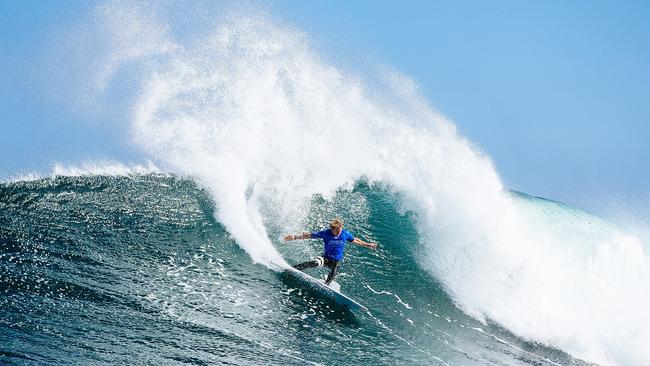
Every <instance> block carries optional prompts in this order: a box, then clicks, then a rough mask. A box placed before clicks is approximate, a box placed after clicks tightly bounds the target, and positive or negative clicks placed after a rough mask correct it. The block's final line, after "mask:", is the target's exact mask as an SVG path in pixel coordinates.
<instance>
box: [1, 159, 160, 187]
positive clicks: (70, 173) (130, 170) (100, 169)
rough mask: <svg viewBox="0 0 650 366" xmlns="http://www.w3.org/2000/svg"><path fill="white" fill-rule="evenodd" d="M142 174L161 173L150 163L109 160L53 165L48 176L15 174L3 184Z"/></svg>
mask: <svg viewBox="0 0 650 366" xmlns="http://www.w3.org/2000/svg"><path fill="white" fill-rule="evenodd" d="M144 174H162V171H161V170H160V168H158V167H157V166H156V164H154V163H153V162H152V161H147V162H146V163H144V164H137V163H130V164H125V163H121V162H117V161H111V160H97V161H85V162H81V163H78V164H63V163H55V164H54V165H53V166H52V169H51V171H50V173H49V174H42V173H36V172H29V173H24V174H17V175H14V176H11V177H9V178H8V179H7V180H5V182H6V183H14V182H29V181H35V180H39V179H44V178H50V177H57V176H64V177H83V176H97V175H103V176H115V177H118V176H133V175H144Z"/></svg>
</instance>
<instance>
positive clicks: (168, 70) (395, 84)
mask: <svg viewBox="0 0 650 366" xmlns="http://www.w3.org/2000/svg"><path fill="white" fill-rule="evenodd" d="M118 13H119V14H118V15H119V16H120V17H123V16H124V14H123V13H122V12H118ZM127 15H128V14H127ZM136 19H137V17H136ZM129 24H130V23H129ZM149 34H165V37H167V35H166V33H164V32H162V33H161V32H149ZM118 39H119V37H118ZM170 42H171V43H172V44H173V45H170ZM129 44H138V42H135V43H134V42H132V39H131V38H129ZM154 44H159V45H161V48H160V50H159V51H160V52H158V51H157V50H155V49H153V50H152V49H150V48H147V50H146V52H143V53H137V52H136V53H135V54H137V55H139V56H138V57H140V58H145V59H146V55H149V54H151V55H156V56H157V57H156V59H155V60H152V59H147V60H146V63H147V67H146V68H142V69H140V70H141V72H142V74H141V75H139V76H140V77H139V79H142V80H143V83H142V91H141V93H140V94H139V95H138V97H137V98H136V100H135V101H134V102H133V108H132V122H131V131H132V135H133V141H134V143H135V144H136V145H137V146H139V147H140V148H141V149H142V150H144V151H145V152H147V153H148V154H150V155H151V156H152V157H153V158H154V159H156V161H157V162H160V163H161V164H162V165H163V166H165V167H166V168H169V169H170V170H172V171H174V172H175V173H178V174H182V175H190V176H192V177H194V178H195V179H196V180H197V181H198V182H200V183H201V184H202V185H203V186H204V187H206V189H207V190H208V191H209V192H210V193H211V194H212V197H213V199H214V202H215V205H216V215H217V218H218V220H219V221H220V222H221V223H222V224H223V225H224V226H225V227H226V228H227V230H228V231H229V232H230V233H231V235H232V236H233V237H234V238H235V239H236V240H237V242H238V243H239V245H240V246H241V247H242V248H243V249H244V250H246V252H247V253H248V254H249V255H250V257H251V258H252V260H253V261H255V262H258V263H262V264H264V265H267V266H269V267H271V268H277V267H282V266H285V265H286V263H285V262H284V259H283V258H282V256H281V255H280V254H279V253H278V251H277V250H276V248H275V246H274V244H273V240H272V239H271V238H269V235H268V232H267V227H269V225H270V224H272V225H275V226H279V227H281V228H284V229H286V230H291V229H295V227H294V226H293V224H292V223H296V222H300V220H301V219H302V218H303V217H304V214H303V213H304V212H305V211H306V207H307V205H308V204H309V200H310V199H311V198H312V197H313V196H314V195H317V194H319V195H322V196H324V197H330V196H331V195H332V194H334V193H335V192H336V191H337V190H339V189H341V188H346V187H350V186H351V185H352V184H354V183H355V182H357V181H359V180H365V181H367V182H369V183H370V184H377V185H381V186H382V187H386V188H388V189H390V190H392V191H394V192H395V193H396V194H398V195H399V197H400V198H401V200H402V204H403V208H404V210H409V211H413V212H415V213H416V214H417V221H418V222H417V224H418V229H419V233H420V237H421V243H420V246H419V249H418V253H417V254H418V255H419V258H420V263H421V265H422V267H423V268H425V269H426V270H427V271H428V272H429V273H431V274H432V275H433V276H435V277H436V278H437V279H438V280H439V281H441V283H443V284H444V286H445V288H446V289H447V291H448V292H449V293H450V295H451V296H452V297H453V298H454V300H455V301H456V303H457V304H458V306H459V307H461V308H462V309H464V310H465V311H466V312H467V313H469V314H471V315H473V316H474V317H476V318H478V319H491V320H494V321H496V322H498V323H500V324H502V325H504V326H505V327H508V328H509V329H511V330H513V331H514V332H515V333H517V334H519V335H521V336H523V337H525V338H527V339H531V340H534V341H537V342H542V343H546V344H548V345H551V346H555V347H559V348H561V349H563V350H566V351H568V352H569V353H572V354H574V355H577V356H578V357H582V358H584V359H587V360H591V361H596V362H600V363H604V364H614V365H617V364H618V365H625V364H642V363H649V362H650V356H649V355H648V354H647V353H646V352H645V351H643V349H644V348H643V345H644V344H647V343H648V341H650V334H649V333H648V332H649V329H650V318H649V317H648V315H647V311H646V309H647V308H648V306H649V305H650V299H649V298H648V296H649V295H648V294H647V291H644V287H643V286H645V285H646V284H647V283H648V280H650V273H648V270H647V268H650V267H649V266H648V264H650V263H649V259H648V255H647V253H646V252H644V249H643V243H642V242H641V241H640V240H639V239H638V238H636V237H634V236H631V235H626V234H624V233H621V232H620V231H619V230H617V229H615V228H611V227H607V226H606V225H605V224H604V223H602V222H598V223H596V224H591V222H593V221H590V220H592V219H591V218H589V217H588V216H586V215H585V216H581V215H579V214H576V215H575V216H576V217H578V218H577V219H575V217H574V219H575V220H573V219H571V217H572V216H571V214H569V216H568V217H564V216H562V215H566V214H567V213H566V210H565V211H562V212H563V213H562V214H558V213H556V214H552V215H547V211H548V210H552V209H551V208H549V207H551V206H546V205H545V204H544V203H535V204H525V203H522V202H521V200H519V199H518V198H517V197H515V198H513V197H512V195H511V194H510V193H508V192H507V191H505V190H504V188H503V186H502V183H501V181H500V179H499V177H498V175H497V173H496V172H495V169H494V167H493V165H492V163H491V162H490V160H489V159H488V158H487V157H486V156H484V155H483V154H481V153H480V152H479V151H478V150H477V149H475V148H474V147H473V146H472V145H471V143H469V142H468V141H467V140H466V139H464V138H463V137H461V136H459V135H458V134H457V132H456V130H455V128H454V125H453V124H452V123H450V122H449V121H447V120H446V119H445V118H444V117H443V116H441V115H440V114H438V113H437V112H435V111H434V110H433V109H432V108H431V107H430V106H429V105H428V104H427V103H426V101H425V100H423V98H422V97H421V96H420V94H419V92H418V90H417V88H416V87H415V86H414V83H413V82H412V81H410V80H409V79H408V78H406V77H404V76H402V75H399V74H398V73H395V72H380V73H378V75H377V80H376V81H375V83H373V84H372V85H381V86H382V87H381V88H378V89H370V88H368V87H367V85H369V84H368V83H366V82H364V81H361V80H359V79H357V78H355V77H354V76H353V75H351V73H346V72H344V71H341V70H340V69H338V68H336V67H335V66H334V65H332V64H330V63H328V62H327V61H326V59H325V58H324V57H323V56H321V55H319V54H318V52H316V51H315V50H314V49H313V48H312V47H311V46H310V40H309V38H308V37H307V36H306V35H305V34H303V33H302V32H300V31H299V30H296V29H293V28H292V27H290V26H288V25H286V24H282V23H281V22H278V21H275V20H273V19H271V18H270V17H268V16H263V15H259V14H253V15H250V14H247V15H242V14H241V13H237V12H234V13H232V14H229V15H227V16H224V17H222V18H219V19H218V21H217V22H216V26H215V27H214V29H212V30H211V31H210V32H207V33H206V34H203V35H202V36H198V37H196V38H195V39H192V40H191V41H189V42H184V43H180V42H173V41H170V40H169V39H165V40H164V42H163V41H157V42H154ZM148 47H150V46H149V45H148ZM118 49H120V48H119V47H118ZM160 55H164V57H160ZM102 80H110V77H103V78H102ZM554 215H555V216H554ZM567 219H569V220H567ZM603 228H605V229H603ZM621 314H625V315H621ZM594 319H600V321H595V320H594Z"/></svg>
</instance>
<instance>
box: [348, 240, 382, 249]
mask: <svg viewBox="0 0 650 366" xmlns="http://www.w3.org/2000/svg"><path fill="white" fill-rule="evenodd" d="M352 242H353V243H354V244H356V245H359V246H362V247H366V248H368V249H377V243H367V242H365V241H363V240H361V239H359V238H354V240H352Z"/></svg>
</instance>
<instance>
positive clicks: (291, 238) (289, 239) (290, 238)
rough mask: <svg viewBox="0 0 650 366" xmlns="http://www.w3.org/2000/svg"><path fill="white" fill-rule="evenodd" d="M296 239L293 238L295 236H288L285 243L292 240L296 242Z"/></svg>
mask: <svg viewBox="0 0 650 366" xmlns="http://www.w3.org/2000/svg"><path fill="white" fill-rule="evenodd" d="M294 239H295V238H294V237H293V235H287V236H285V237H284V241H291V240H294Z"/></svg>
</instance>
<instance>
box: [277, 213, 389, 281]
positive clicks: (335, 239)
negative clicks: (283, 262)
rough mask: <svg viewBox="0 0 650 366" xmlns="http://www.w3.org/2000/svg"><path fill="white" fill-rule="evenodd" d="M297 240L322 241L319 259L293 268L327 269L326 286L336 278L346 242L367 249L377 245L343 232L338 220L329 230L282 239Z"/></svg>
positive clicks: (333, 222)
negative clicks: (321, 253) (321, 251)
mask: <svg viewBox="0 0 650 366" xmlns="http://www.w3.org/2000/svg"><path fill="white" fill-rule="evenodd" d="M298 239H323V243H324V249H323V255H322V256H321V257H317V258H316V259H314V260H313V261H307V262H304V263H300V264H296V265H295V266H293V268H295V269H297V270H300V271H302V270H304V269H306V268H314V267H322V266H326V267H328V268H329V269H330V273H329V275H327V279H326V280H325V284H326V285H329V284H330V283H331V282H332V281H333V280H334V276H336V270H337V269H338V267H339V263H340V261H341V260H342V259H343V252H344V251H345V246H346V244H347V242H352V243H354V244H357V245H359V246H362V247H366V248H369V249H375V248H377V243H366V242H365V241H363V240H361V239H359V238H355V237H354V235H352V233H350V232H349V231H347V230H343V221H342V220H340V219H334V220H332V222H331V223H330V228H329V229H323V230H321V231H314V232H313V233H309V232H304V233H302V234H298V235H287V236H285V237H284V240H285V241H291V240H298Z"/></svg>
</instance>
